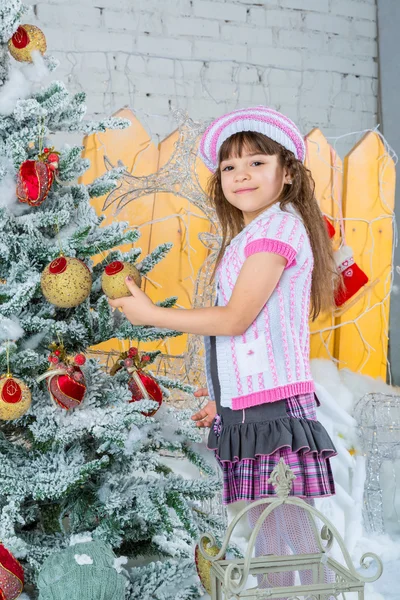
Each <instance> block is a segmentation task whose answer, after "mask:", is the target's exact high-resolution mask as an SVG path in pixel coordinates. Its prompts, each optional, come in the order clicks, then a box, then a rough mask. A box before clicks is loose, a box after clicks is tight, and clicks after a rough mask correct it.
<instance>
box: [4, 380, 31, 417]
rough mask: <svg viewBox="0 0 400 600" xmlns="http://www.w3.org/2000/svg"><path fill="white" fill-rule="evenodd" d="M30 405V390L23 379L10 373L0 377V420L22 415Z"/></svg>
mask: <svg viewBox="0 0 400 600" xmlns="http://www.w3.org/2000/svg"><path fill="white" fill-rule="evenodd" d="M30 405H31V392H30V390H29V388H28V386H27V385H26V383H24V382H23V381H21V380H20V379H17V378H16V377H13V376H12V375H11V373H7V375H2V376H1V377H0V420H1V421H12V420H14V419H19V417H22V415H24V414H25V413H26V412H27V410H29V407H30Z"/></svg>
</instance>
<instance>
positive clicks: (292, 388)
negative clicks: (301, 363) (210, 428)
mask: <svg viewBox="0 0 400 600" xmlns="http://www.w3.org/2000/svg"><path fill="white" fill-rule="evenodd" d="M314 391H315V388H314V382H313V381H298V382H296V383H291V384H289V385H282V386H280V387H276V388H273V389H272V390H262V391H261V392H253V393H252V394H247V395H246V396H237V397H236V398H232V409H233V410H242V409H243V408H250V406H257V405H259V404H265V403H266V402H277V401H278V400H284V399H285V398H290V397H291V396H298V395H299V394H308V393H312V392H314Z"/></svg>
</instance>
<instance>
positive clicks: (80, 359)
mask: <svg viewBox="0 0 400 600" xmlns="http://www.w3.org/2000/svg"><path fill="white" fill-rule="evenodd" d="M74 362H75V364H76V365H79V366H80V367H81V366H82V365H84V364H85V362H86V356H85V355H84V354H77V355H76V356H75V358H74Z"/></svg>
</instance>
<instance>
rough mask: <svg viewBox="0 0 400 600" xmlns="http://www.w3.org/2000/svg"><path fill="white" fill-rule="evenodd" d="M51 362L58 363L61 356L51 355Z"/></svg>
mask: <svg viewBox="0 0 400 600" xmlns="http://www.w3.org/2000/svg"><path fill="white" fill-rule="evenodd" d="M49 362H51V363H53V364H54V365H56V364H57V363H58V362H59V358H58V357H57V356H49Z"/></svg>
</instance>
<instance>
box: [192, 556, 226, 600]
mask: <svg viewBox="0 0 400 600" xmlns="http://www.w3.org/2000/svg"><path fill="white" fill-rule="evenodd" d="M206 550H207V554H209V555H210V556H217V554H218V552H219V551H220V550H221V548H218V546H210V545H209V546H208V547H207V548H206ZM194 560H195V563H196V571H197V575H198V576H199V579H200V581H201V584H202V586H203V587H204V589H205V590H206V592H207V594H209V595H210V596H211V575H210V571H211V561H209V560H207V559H206V558H204V556H203V555H202V553H201V552H200V547H199V545H198V544H197V545H196V548H195V551H194Z"/></svg>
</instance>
